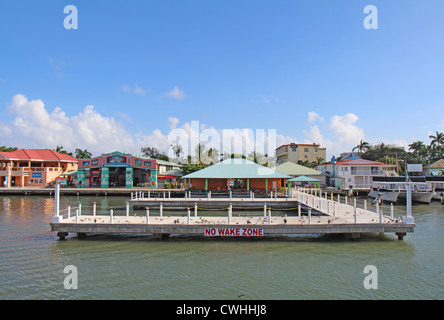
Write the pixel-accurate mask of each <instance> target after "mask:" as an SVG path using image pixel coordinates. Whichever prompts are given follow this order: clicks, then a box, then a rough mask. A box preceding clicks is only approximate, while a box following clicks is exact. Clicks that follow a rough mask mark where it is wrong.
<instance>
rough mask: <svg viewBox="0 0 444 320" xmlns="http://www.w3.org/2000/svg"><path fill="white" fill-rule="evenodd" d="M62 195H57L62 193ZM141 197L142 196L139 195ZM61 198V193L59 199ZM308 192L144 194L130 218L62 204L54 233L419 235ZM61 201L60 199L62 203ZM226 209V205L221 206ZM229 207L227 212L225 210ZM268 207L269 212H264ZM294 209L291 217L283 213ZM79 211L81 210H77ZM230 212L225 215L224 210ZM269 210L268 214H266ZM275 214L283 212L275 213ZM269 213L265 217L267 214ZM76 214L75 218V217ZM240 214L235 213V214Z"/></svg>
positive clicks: (401, 220)
mask: <svg viewBox="0 0 444 320" xmlns="http://www.w3.org/2000/svg"><path fill="white" fill-rule="evenodd" d="M56 194H57V191H56ZM139 195H140V197H139ZM56 199H57V195H56ZM346 201H347V200H346V198H344V199H342V201H341V199H340V198H334V197H333V196H332V195H330V197H329V195H328V194H323V195H322V196H319V195H314V194H310V193H308V191H307V190H303V189H299V190H296V189H294V190H293V193H292V196H291V197H286V198H278V197H275V198H274V199H273V198H257V199H252V198H241V199H235V198H232V199H230V198H217V199H214V198H209V197H207V198H192V197H191V198H190V197H187V198H185V199H184V198H182V199H174V198H168V199H167V198H160V199H158V198H156V199H152V198H146V197H145V196H144V195H142V194H140V193H139V194H138V195H137V196H134V194H133V195H132V199H130V200H129V203H130V204H131V205H134V206H136V207H142V208H144V209H145V210H146V214H145V215H143V216H129V214H128V213H129V209H128V207H129V204H128V205H127V207H126V208H127V209H126V214H124V215H114V214H113V212H112V210H111V211H110V214H109V215H96V214H95V208H94V210H93V212H92V213H91V212H88V214H85V213H83V212H82V213H78V212H77V211H76V213H74V209H71V210H70V211H71V212H70V214H69V215H68V214H66V213H65V214H64V215H61V214H60V210H59V209H58V205H56V209H55V216H54V217H53V221H52V223H51V230H52V231H57V232H58V236H59V237H60V238H61V239H64V238H65V236H66V235H67V234H68V233H70V232H72V233H77V234H78V235H79V236H80V237H82V236H85V235H86V234H152V235H154V236H159V237H168V236H169V235H171V234H179V235H187V234H190V235H202V236H276V235H290V234H349V235H350V236H351V237H352V238H357V237H359V236H360V234H362V233H395V234H396V235H397V236H398V239H400V240H402V239H403V237H404V236H405V235H406V234H407V233H410V232H413V231H414V227H415V224H414V219H413V217H412V216H411V214H410V215H409V213H407V216H406V217H394V215H393V212H392V214H391V215H384V214H382V213H381V211H380V210H379V207H377V206H376V207H373V206H370V205H369V207H371V209H370V208H369V209H370V210H367V208H358V207H356V206H355V205H354V201H350V199H348V202H347V204H346V203H345V202H346ZM56 202H58V200H56ZM220 206H222V207H220ZM253 206H254V207H255V208H259V210H258V212H259V213H258V215H250V216H245V214H241V215H237V213H239V212H240V211H239V210H240V209H252V208H253ZM182 207H183V208H185V207H186V208H187V209H186V211H185V210H182V209H181V210H182V215H181V216H179V215H170V216H166V215H162V210H163V208H182ZM154 208H156V212H157V209H160V214H159V213H156V215H152V214H151V215H150V209H151V211H153V210H152V209H154ZM205 208H207V209H209V208H219V209H222V213H220V212H219V214H218V215H217V216H208V215H206V216H203V215H202V213H201V211H199V210H198V209H205ZM224 208H225V209H224ZM261 208H263V209H261ZM286 209H291V210H288V211H284V212H287V214H282V212H283V211H282V210H286ZM76 210H78V209H76ZM223 210H225V212H223ZM233 210H237V211H233ZM262 210H263V211H262ZM274 210H280V211H279V213H278V214H276V213H275V214H273V212H274ZM262 212H263V214H262ZM71 213H72V214H71ZM233 213H234V214H233Z"/></svg>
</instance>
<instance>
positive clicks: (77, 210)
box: [76, 209, 79, 223]
mask: <svg viewBox="0 0 444 320" xmlns="http://www.w3.org/2000/svg"><path fill="white" fill-rule="evenodd" d="M77 222H79V209H76V223H77Z"/></svg>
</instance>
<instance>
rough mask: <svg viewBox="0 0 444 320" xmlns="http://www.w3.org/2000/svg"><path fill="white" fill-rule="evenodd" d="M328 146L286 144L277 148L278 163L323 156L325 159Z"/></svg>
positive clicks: (311, 159)
mask: <svg viewBox="0 0 444 320" xmlns="http://www.w3.org/2000/svg"><path fill="white" fill-rule="evenodd" d="M326 150H327V149H326V148H321V147H320V145H319V144H316V143H313V144H296V143H290V144H284V145H282V146H280V147H278V148H276V158H277V160H276V164H281V163H284V162H287V161H291V162H295V163H297V162H298V161H308V162H313V161H317V158H322V159H323V161H325V160H326V159H327V156H326V152H327V151H326Z"/></svg>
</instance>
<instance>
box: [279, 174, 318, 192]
mask: <svg viewBox="0 0 444 320" xmlns="http://www.w3.org/2000/svg"><path fill="white" fill-rule="evenodd" d="M287 182H289V183H290V184H291V183H293V182H313V185H314V187H315V189H314V190H315V194H316V195H317V189H316V186H317V187H318V189H319V192H320V191H321V185H320V182H321V180H319V179H315V178H312V177H307V176H299V177H296V178H293V179H288V180H287ZM290 184H289V186H288V188H289V189H291V185H290Z"/></svg>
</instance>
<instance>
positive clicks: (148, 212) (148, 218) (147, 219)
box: [146, 208, 150, 224]
mask: <svg viewBox="0 0 444 320" xmlns="http://www.w3.org/2000/svg"><path fill="white" fill-rule="evenodd" d="M146 223H147V224H148V223H150V208H146Z"/></svg>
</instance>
